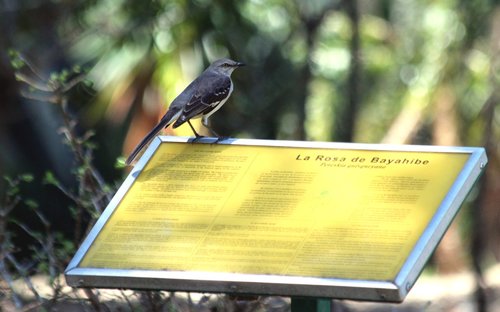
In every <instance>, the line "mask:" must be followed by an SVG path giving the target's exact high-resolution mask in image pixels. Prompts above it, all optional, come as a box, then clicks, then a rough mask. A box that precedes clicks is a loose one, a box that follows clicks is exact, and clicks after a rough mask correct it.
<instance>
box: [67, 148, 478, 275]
mask: <svg viewBox="0 0 500 312" xmlns="http://www.w3.org/2000/svg"><path fill="white" fill-rule="evenodd" d="M470 158H471V153H470V152H469V151H464V152H461V151H453V152H439V151H435V150H431V151H421V150H418V149H413V150H412V149H410V150H406V151H404V150H386V149H383V148H377V149H370V148H363V146H356V148H346V146H345V145H341V146H339V147H338V148H337V147H335V146H333V147H332V146H330V145H328V146H320V147H303V146H274V145H249V144H241V145H239V144H237V141H236V142H235V144H206V143H196V144H193V143H188V142H162V143H161V144H158V146H157V148H155V149H154V153H152V154H151V155H150V157H149V156H148V160H147V162H146V161H145V160H144V161H143V164H140V167H141V168H140V170H137V171H135V172H134V171H133V172H132V173H131V175H132V176H133V182H131V184H130V186H129V187H127V189H126V190H125V191H123V192H122V195H120V196H121V197H120V198H119V199H118V200H119V201H117V205H116V207H114V209H113V211H112V213H110V214H109V217H108V218H107V220H105V224H102V225H100V226H101V229H100V231H99V233H98V235H96V236H95V238H94V239H93V241H92V242H91V244H90V245H89V246H88V249H87V250H86V252H85V254H84V255H83V256H82V257H81V261H79V263H78V265H77V266H78V268H83V269H85V268H92V269H100V268H102V269H118V270H153V271H181V272H186V271H189V272H213V273H237V274H252V275H273V276H276V275H278V276H298V277H313V278H328V279H349V280H367V281H371V280H373V281H394V280H395V279H396V277H397V276H398V274H399V273H400V271H401V269H402V266H403V265H404V263H405V261H407V259H408V257H409V255H410V253H411V252H412V251H413V250H414V249H415V246H416V244H417V242H418V241H419V239H420V238H421V236H422V234H423V233H424V231H425V230H426V228H428V226H429V224H430V223H431V221H432V220H433V218H434V217H435V215H436V212H437V210H438V209H439V208H440V207H441V206H442V205H443V202H444V201H446V200H447V196H449V193H450V190H451V189H452V188H453V187H454V183H455V181H456V180H457V178H458V177H459V175H460V174H463V170H464V166H466V164H467V162H468V161H470ZM134 170H135V169H134ZM474 180H475V178H474ZM470 184H472V183H470Z"/></svg>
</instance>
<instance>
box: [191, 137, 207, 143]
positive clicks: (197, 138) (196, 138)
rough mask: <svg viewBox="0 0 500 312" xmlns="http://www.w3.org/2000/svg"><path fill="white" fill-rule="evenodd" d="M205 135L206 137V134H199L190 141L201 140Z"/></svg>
mask: <svg viewBox="0 0 500 312" xmlns="http://www.w3.org/2000/svg"><path fill="white" fill-rule="evenodd" d="M204 137H205V136H204V135H197V136H195V137H194V138H192V139H190V140H189V141H190V142H191V143H196V142H197V141H199V140H201V139H203V138H204Z"/></svg>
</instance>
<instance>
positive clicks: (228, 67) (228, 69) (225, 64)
mask: <svg viewBox="0 0 500 312" xmlns="http://www.w3.org/2000/svg"><path fill="white" fill-rule="evenodd" d="M241 66H245V64H243V63H240V62H236V61H233V60H231V59H228V58H223V59H219V60H217V61H215V62H213V63H212V64H211V65H210V68H211V69H213V70H215V71H217V72H219V73H221V74H225V75H228V76H229V75H231V73H232V72H233V70H235V69H236V68H238V67H241Z"/></svg>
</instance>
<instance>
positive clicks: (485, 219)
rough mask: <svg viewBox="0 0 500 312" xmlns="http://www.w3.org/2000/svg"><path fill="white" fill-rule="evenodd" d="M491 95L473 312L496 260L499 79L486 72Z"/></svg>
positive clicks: (499, 234)
mask: <svg viewBox="0 0 500 312" xmlns="http://www.w3.org/2000/svg"><path fill="white" fill-rule="evenodd" d="M499 42H500V6H496V8H495V9H494V10H493V13H492V14H491V37H490V43H491V62H490V63H491V68H492V69H493V68H498V66H499V65H500V57H499V55H500V44H499ZM490 84H491V86H492V89H493V91H492V93H491V95H490V97H489V98H488V100H487V101H486V102H485V104H484V106H483V110H482V116H481V117H482V122H483V145H484V147H485V149H486V154H487V156H488V166H487V167H486V171H485V173H484V175H483V177H482V179H481V180H480V187H479V194H478V195H477V197H476V199H475V201H474V203H473V207H474V209H475V210H474V212H475V213H474V214H473V216H474V220H473V229H472V230H473V232H472V247H471V248H472V263H473V267H474V270H475V273H476V282H477V286H476V304H477V311H487V310H488V306H487V303H488V300H487V299H488V298H487V293H488V292H487V289H486V288H487V287H488V286H487V285H486V283H485V281H484V278H483V268H482V266H483V264H484V261H485V260H486V259H485V256H486V255H487V254H486V251H487V250H491V252H492V254H493V256H494V257H495V259H496V261H497V262H498V261H500V209H499V204H498V203H500V175H499V174H498V173H499V172H500V155H499V150H498V140H499V139H498V136H497V133H496V129H495V119H494V116H495V114H497V112H496V108H497V106H498V103H499V102H500V91H499V85H500V79H499V78H498V75H496V74H495V73H494V72H493V71H492V72H490Z"/></svg>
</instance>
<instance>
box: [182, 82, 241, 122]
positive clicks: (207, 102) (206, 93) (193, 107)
mask: <svg viewBox="0 0 500 312" xmlns="http://www.w3.org/2000/svg"><path fill="white" fill-rule="evenodd" d="M209 81H210V83H208V84H204V85H200V87H199V88H198V89H197V90H196V91H195V92H194V94H193V96H192V97H191V99H190V100H189V101H188V102H187V103H186V105H185V106H184V108H183V110H182V113H181V115H180V116H179V118H178V119H177V121H176V122H175V123H174V125H173V127H174V128H177V127H178V126H180V125H182V124H183V123H185V122H186V121H188V120H189V119H191V118H196V117H201V116H202V115H204V114H207V113H208V112H210V111H211V110H212V109H214V108H215V107H217V105H218V104H219V103H220V102H221V101H222V100H224V99H226V98H227V97H228V95H229V93H230V92H231V80H230V78H229V77H226V76H214V77H213V78H212V79H211V80H209Z"/></svg>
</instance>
